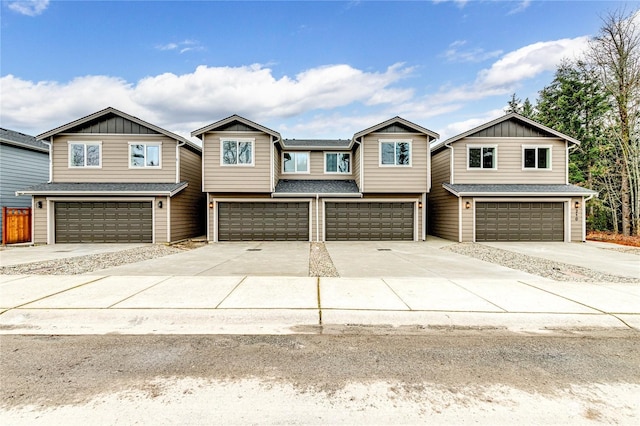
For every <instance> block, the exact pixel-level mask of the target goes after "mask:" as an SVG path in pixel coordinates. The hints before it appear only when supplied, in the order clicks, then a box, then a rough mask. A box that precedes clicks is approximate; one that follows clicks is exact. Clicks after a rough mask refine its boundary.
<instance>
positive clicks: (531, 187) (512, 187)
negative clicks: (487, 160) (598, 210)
mask: <svg viewBox="0 0 640 426" xmlns="http://www.w3.org/2000/svg"><path fill="white" fill-rule="evenodd" d="M442 186H443V187H444V188H445V189H447V190H448V191H450V192H452V193H454V194H456V195H484V194H487V195H496V194H505V195H510V194H513V195H517V194H531V195H534V194H535V195H538V194H543V195H544V194H548V195H580V196H582V195H594V194H597V192H596V191H592V190H590V189H587V188H582V187H580V186H576V185H562V184H476V183H473V184H471V183H469V184H454V185H452V184H450V183H446V182H445V183H443V184H442Z"/></svg>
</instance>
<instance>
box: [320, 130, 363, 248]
mask: <svg viewBox="0 0 640 426" xmlns="http://www.w3.org/2000/svg"><path fill="white" fill-rule="evenodd" d="M358 167H359V168H360V192H364V144H363V143H360V164H359V166H358ZM323 241H324V240H323Z"/></svg>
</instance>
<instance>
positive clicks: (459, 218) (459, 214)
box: [458, 197, 476, 243]
mask: <svg viewBox="0 0 640 426" xmlns="http://www.w3.org/2000/svg"><path fill="white" fill-rule="evenodd" d="M473 220H474V221H475V220H476V218H475V217H474V218H473ZM474 238H475V236H474ZM458 242H459V243H461V242H462V197H458Z"/></svg>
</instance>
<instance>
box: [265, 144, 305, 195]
mask: <svg viewBox="0 0 640 426" xmlns="http://www.w3.org/2000/svg"><path fill="white" fill-rule="evenodd" d="M274 138H275V139H274V140H273V141H271V149H270V150H269V157H270V158H269V162H270V163H271V164H270V167H269V178H270V181H271V182H270V183H269V188H270V189H271V193H272V194H273V192H274V191H275V190H276V184H275V182H274V181H275V179H276V178H275V169H274V167H275V163H274V159H275V154H274V150H275V149H276V144H277V143H280V138H279V137H277V136H274ZM309 161H311V156H309Z"/></svg>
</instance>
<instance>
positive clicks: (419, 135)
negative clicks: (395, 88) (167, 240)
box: [191, 115, 438, 241]
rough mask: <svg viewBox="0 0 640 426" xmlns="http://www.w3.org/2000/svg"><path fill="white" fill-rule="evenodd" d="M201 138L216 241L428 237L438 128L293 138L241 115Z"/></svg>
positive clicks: (400, 124) (387, 125) (397, 124)
mask: <svg viewBox="0 0 640 426" xmlns="http://www.w3.org/2000/svg"><path fill="white" fill-rule="evenodd" d="M191 135H192V136H196V137H198V138H199V139H201V140H202V150H203V182H202V190H203V191H204V192H206V194H207V204H208V207H209V210H208V211H209V214H208V215H207V238H208V240H210V241H237V240H263V241H268V240H297V241H335V240H410V241H418V240H424V239H425V238H426V196H427V193H428V192H429V189H430V155H429V145H430V143H431V142H432V141H433V140H435V139H436V138H437V137H438V135H437V134H436V133H434V132H432V131H430V130H428V129H425V128H423V127H421V126H418V125H416V124H414V123H411V122H409V121H407V120H404V119H402V118H400V117H395V118H392V119H390V120H387V121H385V122H383V123H380V124H378V125H376V126H373V127H371V128H368V129H366V130H363V131H361V132H358V133H356V134H355V135H354V136H353V138H352V139H350V140H296V139H284V140H283V139H282V137H281V135H280V134H279V133H278V132H276V131H274V130H271V129H268V128H266V127H264V126H261V125H259V124H257V123H254V122H252V121H250V120H247V119H245V118H243V117H240V116H238V115H233V116H231V117H228V118H225V119H223V120H220V121H218V122H215V123H213V124H210V125H208V126H206V127H203V128H201V129H199V130H195V131H193V132H192V133H191Z"/></svg>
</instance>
